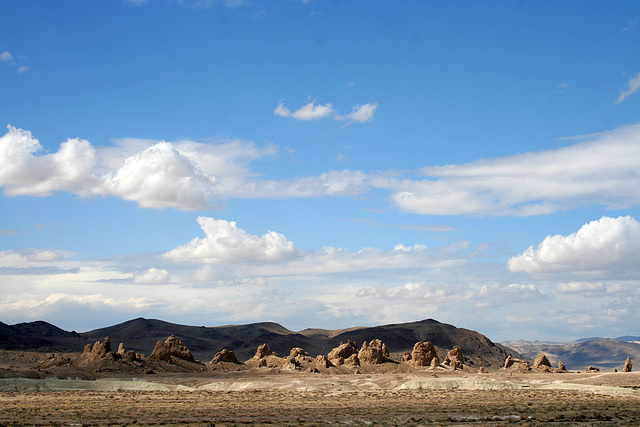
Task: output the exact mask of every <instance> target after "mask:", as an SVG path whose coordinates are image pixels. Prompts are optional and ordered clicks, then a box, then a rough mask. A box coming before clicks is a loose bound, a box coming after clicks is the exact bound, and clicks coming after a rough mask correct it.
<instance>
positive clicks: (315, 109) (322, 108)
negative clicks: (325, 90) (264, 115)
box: [273, 101, 335, 120]
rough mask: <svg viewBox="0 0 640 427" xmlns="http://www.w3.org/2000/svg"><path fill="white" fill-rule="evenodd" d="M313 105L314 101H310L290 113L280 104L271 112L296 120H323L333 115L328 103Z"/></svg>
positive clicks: (333, 112)
mask: <svg viewBox="0 0 640 427" xmlns="http://www.w3.org/2000/svg"><path fill="white" fill-rule="evenodd" d="M314 103H315V101H311V102H309V103H307V104H305V105H303V106H302V107H300V108H299V109H298V110H296V111H294V112H293V113H292V112H291V111H290V110H289V109H288V108H287V107H285V106H284V104H283V103H282V102H280V103H278V106H277V107H276V109H275V110H273V113H274V114H275V115H277V116H282V117H293V118H294V119H298V120H318V119H325V118H327V117H331V116H333V115H334V114H335V110H334V109H333V105H331V104H330V103H327V104H325V105H315V104H314Z"/></svg>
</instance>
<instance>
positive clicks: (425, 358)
mask: <svg viewBox="0 0 640 427" xmlns="http://www.w3.org/2000/svg"><path fill="white" fill-rule="evenodd" d="M434 358H435V359H438V355H437V354H436V349H435V348H434V347H433V344H431V343H430V342H429V341H426V342H417V343H415V345H414V346H413V351H412V352H411V359H410V360H411V361H412V362H413V364H414V365H416V366H430V365H431V361H432V360H433V359H434ZM438 364H440V361H439V360H438Z"/></svg>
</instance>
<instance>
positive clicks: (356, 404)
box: [0, 350, 640, 426]
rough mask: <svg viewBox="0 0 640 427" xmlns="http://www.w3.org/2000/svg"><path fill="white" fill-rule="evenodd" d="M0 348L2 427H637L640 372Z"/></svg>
mask: <svg viewBox="0 0 640 427" xmlns="http://www.w3.org/2000/svg"><path fill="white" fill-rule="evenodd" d="M47 357H50V356H49V355H47V354H44V353H36V352H31V353H29V352H19V351H6V350H2V351H1V354H0V372H1V374H2V375H1V377H2V378H0V425H7V426H9V425H60V426H80V425H83V426H88V425H134V424H135V425H247V424H248V425H450V424H455V425H477V424H482V425H536V424H540V423H545V424H546V425H562V426H568V425H639V424H640V373H639V372H612V371H609V372H604V371H603V372H584V371H581V372H578V371H568V372H563V373H552V372H531V371H529V372H522V371H518V370H508V369H496V370H494V371H491V372H487V373H484V372H483V373H480V372H477V371H475V370H472V369H462V370H455V371H454V370H450V369H445V368H443V367H437V368H432V367H419V366H412V365H410V364H407V363H397V364H395V363H386V364H383V365H362V366H360V367H358V368H354V367H351V366H346V365H344V366H335V367H331V368H328V369H324V370H320V371H317V372H310V371H307V370H296V369H286V368H282V367H278V366H276V367H269V366H262V367H257V366H256V367H246V366H245V367H243V368H242V369H240V368H236V367H234V366H233V364H226V363H225V364H221V365H220V366H219V367H217V368H215V369H206V370H203V371H202V372H156V373H146V374H140V373H130V372H129V373H127V372H115V371H105V372H91V373H89V372H80V371H69V370H67V371H65V370H58V371H55V372H54V371H43V370H36V369H33V367H34V365H35V364H37V363H38V361H40V360H42V359H45V358H47Z"/></svg>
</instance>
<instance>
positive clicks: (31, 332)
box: [0, 320, 84, 352]
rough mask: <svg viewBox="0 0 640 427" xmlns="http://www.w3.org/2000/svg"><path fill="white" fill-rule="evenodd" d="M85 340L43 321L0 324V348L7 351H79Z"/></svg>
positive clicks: (74, 333)
mask: <svg viewBox="0 0 640 427" xmlns="http://www.w3.org/2000/svg"><path fill="white" fill-rule="evenodd" d="M83 342H84V340H83V338H82V337H81V336H80V335H79V334H77V333H76V332H67V331H65V330H62V329H60V328H58V327H57V326H54V325H52V324H50V323H47V322H43V321H41V320H39V321H36V322H28V323H17V324H15V325H11V326H9V325H7V324H5V323H2V322H0V348H2V349H5V350H33V349H38V350H39V351H43V352H49V351H79V350H82V346H83V345H84V344H81V343H83Z"/></svg>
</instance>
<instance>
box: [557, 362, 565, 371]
mask: <svg viewBox="0 0 640 427" xmlns="http://www.w3.org/2000/svg"><path fill="white" fill-rule="evenodd" d="M558 370H559V371H566V370H567V368H565V367H564V363H563V362H562V360H558Z"/></svg>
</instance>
